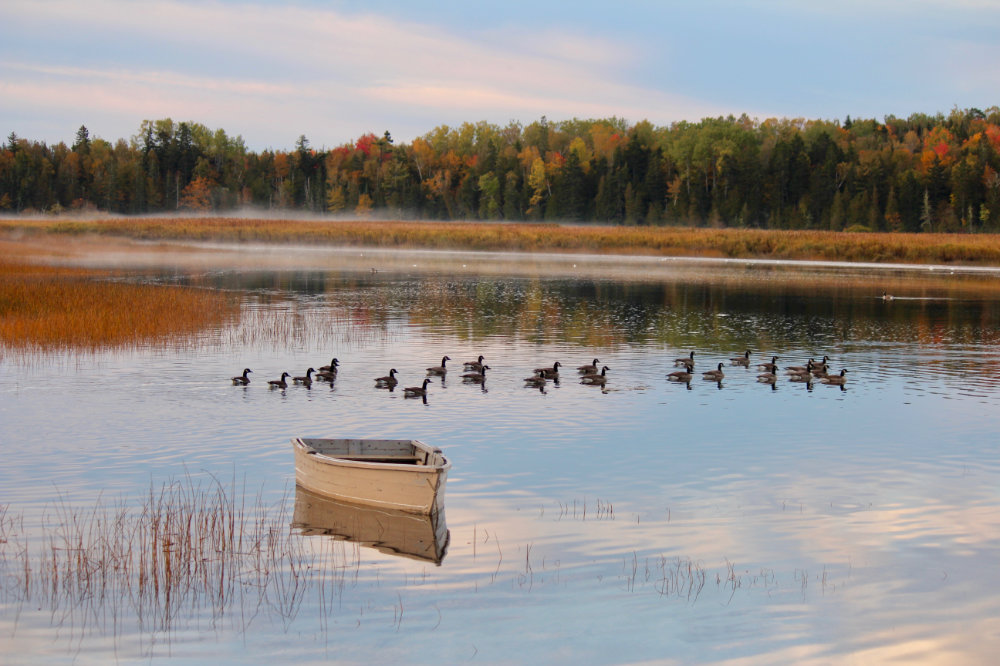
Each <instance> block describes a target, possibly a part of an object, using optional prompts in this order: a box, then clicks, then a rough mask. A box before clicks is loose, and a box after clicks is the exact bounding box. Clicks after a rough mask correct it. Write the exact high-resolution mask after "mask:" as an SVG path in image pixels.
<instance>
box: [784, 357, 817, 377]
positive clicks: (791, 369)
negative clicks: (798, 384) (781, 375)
mask: <svg viewBox="0 0 1000 666" xmlns="http://www.w3.org/2000/svg"><path fill="white" fill-rule="evenodd" d="M815 362H816V361H815V360H814V359H809V361H808V362H807V363H806V364H805V365H790V366H788V367H787V368H785V372H787V373H788V374H790V375H801V374H803V373H810V372H812V369H813V365H814V364H815Z"/></svg>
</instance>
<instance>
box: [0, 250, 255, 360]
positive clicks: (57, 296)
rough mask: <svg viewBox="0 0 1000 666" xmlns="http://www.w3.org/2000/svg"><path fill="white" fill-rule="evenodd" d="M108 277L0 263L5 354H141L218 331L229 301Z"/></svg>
mask: <svg viewBox="0 0 1000 666" xmlns="http://www.w3.org/2000/svg"><path fill="white" fill-rule="evenodd" d="M120 280H121V277H120V276H116V275H115V274H113V273H111V272H107V271H91V270H86V269H81V268H65V267H58V266H45V265H40V264H30V263H26V262H22V261H18V260H16V259H15V260H10V259H7V258H4V259H0V347H6V348H12V349H19V350H28V349H30V350H41V351H45V350H53V349H62V348H68V349H89V350H97V349H102V348H109V347H121V346H139V345H146V344H153V343H156V342H162V341H166V340H172V339H176V338H177V337H178V336H189V335H193V334H195V333H197V332H199V331H202V330H204V329H206V328H208V327H212V326H216V327H218V326H221V325H222V324H223V323H225V322H227V321H230V320H232V319H233V318H235V317H236V316H237V315H238V312H239V304H238V302H237V301H236V299H235V298H233V297H232V296H229V295H226V294H221V293H219V292H214V291H208V290H203V289H193V288H187V287H175V286H159V285H148V284H134V283H130V282H124V281H120Z"/></svg>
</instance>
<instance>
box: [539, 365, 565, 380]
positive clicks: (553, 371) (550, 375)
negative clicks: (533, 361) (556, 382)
mask: <svg viewBox="0 0 1000 666" xmlns="http://www.w3.org/2000/svg"><path fill="white" fill-rule="evenodd" d="M559 365H560V363H559V361H556V362H555V363H553V364H552V367H551V368H535V372H540V373H541V374H542V377H545V378H546V379H556V378H557V377H559Z"/></svg>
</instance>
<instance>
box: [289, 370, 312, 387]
mask: <svg viewBox="0 0 1000 666" xmlns="http://www.w3.org/2000/svg"><path fill="white" fill-rule="evenodd" d="M314 372H316V369H315V368H309V369H308V370H306V375H305V377H292V381H293V382H295V383H296V384H312V383H313V378H312V374H313V373H314Z"/></svg>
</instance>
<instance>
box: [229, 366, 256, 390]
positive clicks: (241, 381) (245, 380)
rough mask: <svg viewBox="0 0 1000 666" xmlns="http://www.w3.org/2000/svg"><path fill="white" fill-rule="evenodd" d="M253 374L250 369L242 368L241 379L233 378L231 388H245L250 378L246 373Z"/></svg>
mask: <svg viewBox="0 0 1000 666" xmlns="http://www.w3.org/2000/svg"><path fill="white" fill-rule="evenodd" d="M250 372H253V370H251V369H250V368H243V375H242V376H241V377H233V386H246V385H247V384H249V383H250V378H249V377H247V373H250Z"/></svg>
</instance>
